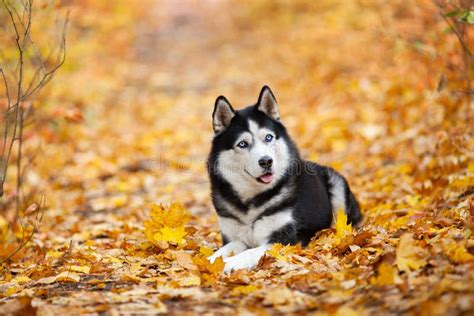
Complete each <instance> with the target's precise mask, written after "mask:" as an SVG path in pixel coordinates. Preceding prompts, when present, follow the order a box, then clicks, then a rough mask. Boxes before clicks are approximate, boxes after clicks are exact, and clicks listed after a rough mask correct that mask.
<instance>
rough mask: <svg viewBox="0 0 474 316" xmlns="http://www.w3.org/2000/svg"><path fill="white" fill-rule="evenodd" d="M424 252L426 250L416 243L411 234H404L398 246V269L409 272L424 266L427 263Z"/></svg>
mask: <svg viewBox="0 0 474 316" xmlns="http://www.w3.org/2000/svg"><path fill="white" fill-rule="evenodd" d="M424 254H425V250H424V249H423V248H421V247H419V246H417V245H416V244H415V240H413V237H412V235H411V234H409V233H405V234H403V235H402V236H401V237H400V243H399V244H398V247H397V267H398V270H400V271H405V272H409V271H410V270H418V269H420V268H422V267H424V266H425V265H426V263H427V261H426V259H425V258H423V256H424Z"/></svg>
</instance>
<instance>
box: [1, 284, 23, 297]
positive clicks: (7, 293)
mask: <svg viewBox="0 0 474 316" xmlns="http://www.w3.org/2000/svg"><path fill="white" fill-rule="evenodd" d="M19 290H20V288H18V287H16V286H12V287H9V288H8V289H7V290H6V291H5V296H12V295H13V294H15V293H16V292H18V291H19Z"/></svg>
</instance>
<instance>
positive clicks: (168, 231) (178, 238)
mask: <svg viewBox="0 0 474 316" xmlns="http://www.w3.org/2000/svg"><path fill="white" fill-rule="evenodd" d="M184 236H186V231H185V230H184V227H182V226H181V227H176V228H171V227H163V228H161V229H160V231H159V232H158V233H156V234H155V235H154V236H153V241H155V242H159V241H164V242H167V243H170V244H172V245H182V244H183V243H184V238H183V237H184Z"/></svg>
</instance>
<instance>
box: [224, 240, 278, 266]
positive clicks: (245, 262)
mask: <svg viewBox="0 0 474 316" xmlns="http://www.w3.org/2000/svg"><path fill="white" fill-rule="evenodd" d="M270 247H271V245H268V244H265V245H261V246H258V247H256V248H251V249H248V250H245V251H244V252H241V253H239V254H238V255H236V256H233V257H228V258H226V259H224V262H225V267H224V272H231V271H232V270H238V269H252V268H254V267H255V266H256V265H257V264H258V262H259V261H260V258H261V257H263V255H264V254H265V252H266V251H267V250H268V249H270Z"/></svg>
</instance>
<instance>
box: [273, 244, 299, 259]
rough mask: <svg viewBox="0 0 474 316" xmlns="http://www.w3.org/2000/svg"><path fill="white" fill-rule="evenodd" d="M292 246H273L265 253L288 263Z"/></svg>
mask: <svg viewBox="0 0 474 316" xmlns="http://www.w3.org/2000/svg"><path fill="white" fill-rule="evenodd" d="M293 249H294V248H293V247H292V246H289V245H288V246H284V245H282V244H280V243H276V244H273V246H272V248H270V250H268V251H267V253H268V254H269V255H270V256H272V257H274V258H275V259H277V260H280V261H285V262H289V261H290V258H289V256H290V255H291V254H292V253H293V252H294V251H293Z"/></svg>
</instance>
